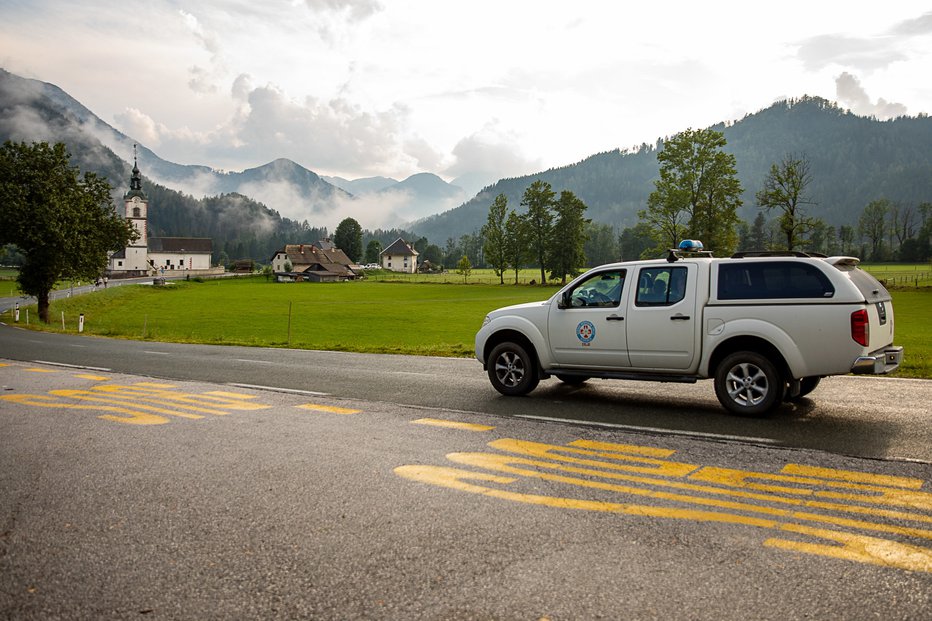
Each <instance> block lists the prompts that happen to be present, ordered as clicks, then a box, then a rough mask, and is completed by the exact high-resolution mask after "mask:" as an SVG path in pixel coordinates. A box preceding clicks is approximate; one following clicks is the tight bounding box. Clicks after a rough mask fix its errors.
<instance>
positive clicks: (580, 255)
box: [547, 190, 591, 284]
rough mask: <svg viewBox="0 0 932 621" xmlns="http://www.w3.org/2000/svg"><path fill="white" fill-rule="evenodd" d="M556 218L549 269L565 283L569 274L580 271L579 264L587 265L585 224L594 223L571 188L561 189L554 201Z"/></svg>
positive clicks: (553, 275) (552, 274)
mask: <svg viewBox="0 0 932 621" xmlns="http://www.w3.org/2000/svg"><path fill="white" fill-rule="evenodd" d="M553 212H554V215H555V216H556V220H555V221H554V223H553V230H552V231H551V234H550V249H549V252H548V253H547V268H548V269H549V270H550V278H551V279H557V278H559V279H560V282H561V283H562V284H566V277H567V276H568V275H569V276H575V275H576V274H578V273H579V267H580V266H583V265H585V264H586V253H585V252H584V245H585V243H586V225H587V224H589V223H590V222H591V220H589V219H588V218H585V217H583V214H585V213H586V204H585V203H584V202H582V201H581V200H579V198H577V197H576V195H575V194H573V193H572V192H570V191H569V190H563V191H562V192H560V198H559V199H557V201H556V202H555V203H554V204H553Z"/></svg>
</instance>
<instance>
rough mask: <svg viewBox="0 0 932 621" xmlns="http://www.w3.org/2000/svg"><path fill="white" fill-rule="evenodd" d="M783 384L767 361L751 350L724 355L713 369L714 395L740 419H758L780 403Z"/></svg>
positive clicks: (784, 388) (784, 383)
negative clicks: (757, 417)
mask: <svg viewBox="0 0 932 621" xmlns="http://www.w3.org/2000/svg"><path fill="white" fill-rule="evenodd" d="M785 391H786V382H785V380H784V379H783V377H782V375H781V373H780V372H779V371H778V370H777V367H776V366H775V365H774V364H773V363H772V362H771V361H770V360H768V359H767V358H765V357H764V356H761V355H760V354H757V353H754V352H751V351H739V352H735V353H733V354H730V355H729V356H727V357H726V358H725V359H724V360H722V362H721V363H720V364H719V365H718V368H717V369H716V370H715V396H717V397H718V400H719V402H720V403H721V404H722V406H723V407H724V408H725V409H726V410H728V411H729V412H731V413H732V414H737V415H739V416H761V415H763V414H766V413H767V412H769V411H770V410H771V409H773V408H774V407H776V406H777V405H778V404H779V403H780V402H781V401H783V395H784V392H785Z"/></svg>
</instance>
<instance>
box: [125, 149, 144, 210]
mask: <svg viewBox="0 0 932 621" xmlns="http://www.w3.org/2000/svg"><path fill="white" fill-rule="evenodd" d="M134 196H138V197H139V198H141V199H143V200H147V197H146V193H145V192H143V191H142V175H141V174H140V173H139V160H138V157H137V155H136V145H133V176H132V177H130V180H129V192H127V193H126V194H124V195H123V198H124V199H129V198H132V197H134Z"/></svg>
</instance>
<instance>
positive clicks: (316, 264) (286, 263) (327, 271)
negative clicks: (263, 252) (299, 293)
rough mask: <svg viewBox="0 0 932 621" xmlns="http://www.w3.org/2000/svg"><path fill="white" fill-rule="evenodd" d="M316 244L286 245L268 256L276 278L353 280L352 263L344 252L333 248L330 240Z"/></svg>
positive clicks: (325, 280) (318, 280)
mask: <svg viewBox="0 0 932 621" xmlns="http://www.w3.org/2000/svg"><path fill="white" fill-rule="evenodd" d="M317 243H318V245H314V244H287V245H286V246H285V247H284V248H282V249H281V250H279V251H278V252H276V253H275V254H274V255H272V258H271V263H272V271H273V272H274V273H275V275H276V276H277V277H278V280H280V281H292V280H307V281H309V282H335V281H339V280H355V279H356V277H357V274H356V272H355V271H353V262H352V261H351V260H350V258H349V257H348V256H346V253H345V252H343V251H342V250H340V249H339V248H336V247H334V245H333V243H332V242H330V240H322V241H319V242H317ZM322 246H324V247H326V249H325V248H323V247H322ZM289 267H290V269H288V268H289Z"/></svg>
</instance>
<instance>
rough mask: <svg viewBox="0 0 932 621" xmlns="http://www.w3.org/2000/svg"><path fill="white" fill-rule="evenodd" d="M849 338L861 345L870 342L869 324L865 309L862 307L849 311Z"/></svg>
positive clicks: (865, 345)
mask: <svg viewBox="0 0 932 621" xmlns="http://www.w3.org/2000/svg"><path fill="white" fill-rule="evenodd" d="M851 338H853V339H854V340H855V342H857V343H858V344H859V345H861V346H863V347H867V346H868V344H869V343H870V340H871V324H870V319H869V318H868V316H867V310H865V309H863V308H862V309H861V310H856V311H854V312H853V313H851Z"/></svg>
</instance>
